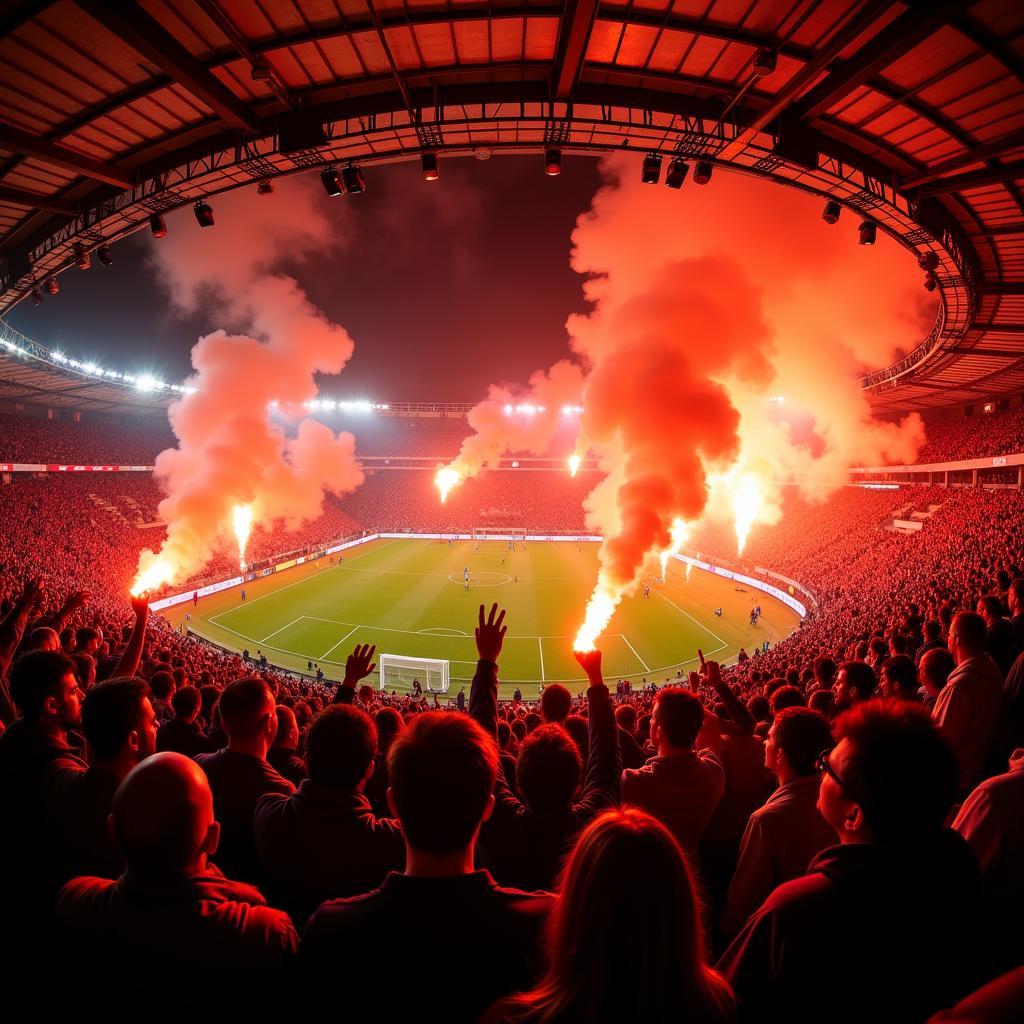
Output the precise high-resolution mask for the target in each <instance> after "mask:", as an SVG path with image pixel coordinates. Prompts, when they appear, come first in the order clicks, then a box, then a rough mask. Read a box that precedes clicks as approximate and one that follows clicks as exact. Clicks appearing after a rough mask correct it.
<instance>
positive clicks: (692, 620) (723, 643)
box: [654, 590, 729, 650]
mask: <svg viewBox="0 0 1024 1024" xmlns="http://www.w3.org/2000/svg"><path fill="white" fill-rule="evenodd" d="M654 593H655V594H657V595H658V597H660V598H661V599H662V600H663V601H668V603H669V604H670V605H672V607H673V608H675V610H676V611H677V612H682V614H683V615H685V616H686V617H687V618H688V619H689V620H690V621H691V622H693V623H696V624H697V625H698V626H700V628H701V629H703V630H704V632H705V633H707V634H708V635H709V636H713V637H714V638H715V639H716V640H717V641H718V642H719V643H720V644H721V645H722V647H728V646H729V645H728V644H727V643H726V642H725V641H724V640H723V639H722V638H721V637H720V636H719V635H718V634H717V633H714V632H712V631H711V630H710V629H708V627H707V626H705V625H704V623H703V622H698V620H697V619H695V618H694V617H693V616H692V615H691V614H690V613H689V612H688V611H686V610H685V609H684V608H680V607H679V605H677V604H676V603H675V601H673V600H671V599H670V598H668V597H665V595H664V594H663V593H662V592H661V591H660V590H655V591H654ZM722 647H720V648H719V650H721V649H722Z"/></svg>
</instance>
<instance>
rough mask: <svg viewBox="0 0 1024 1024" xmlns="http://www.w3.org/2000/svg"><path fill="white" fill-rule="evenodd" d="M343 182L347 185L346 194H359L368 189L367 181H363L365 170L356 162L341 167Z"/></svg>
mask: <svg viewBox="0 0 1024 1024" xmlns="http://www.w3.org/2000/svg"><path fill="white" fill-rule="evenodd" d="M341 183H342V185H343V186H344V187H345V195H347V196H357V195H359V193H360V192H365V191H366V182H365V181H363V172H362V171H361V170H359V168H358V167H356V165H355V164H349V165H348V167H342V169H341Z"/></svg>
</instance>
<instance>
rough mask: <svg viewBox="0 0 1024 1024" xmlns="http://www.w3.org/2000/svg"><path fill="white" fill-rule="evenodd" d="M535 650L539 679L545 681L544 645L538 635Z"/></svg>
mask: <svg viewBox="0 0 1024 1024" xmlns="http://www.w3.org/2000/svg"><path fill="white" fill-rule="evenodd" d="M627 642H628V641H627ZM537 651H538V652H539V653H540V681H541V682H542V683H545V682H547V679H546V677H545V675H544V645H543V644H542V643H541V642H540V637H537Z"/></svg>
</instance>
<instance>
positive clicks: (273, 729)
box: [218, 679, 277, 757]
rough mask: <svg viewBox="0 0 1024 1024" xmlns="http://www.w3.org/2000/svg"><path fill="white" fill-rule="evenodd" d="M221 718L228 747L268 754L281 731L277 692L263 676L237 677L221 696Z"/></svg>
mask: <svg viewBox="0 0 1024 1024" xmlns="http://www.w3.org/2000/svg"><path fill="white" fill-rule="evenodd" d="M218 706H219V707H220V718H221V722H222V723H223V725H224V731H225V732H226V733H227V734H228V746H230V747H232V748H233V749H237V750H241V751H243V752H245V753H255V754H256V755H257V756H258V757H266V756H267V751H268V750H269V749H270V745H271V744H272V743H273V742H274V736H275V735H276V734H277V712H276V708H275V705H274V695H273V694H272V693H271V692H270V687H269V686H267V684H266V683H265V682H264V681H263V680H262V679H236V680H235V681H234V682H233V683H228V685H227V686H226V687H225V688H224V692H223V693H222V694H221V695H220V704H219V705H218Z"/></svg>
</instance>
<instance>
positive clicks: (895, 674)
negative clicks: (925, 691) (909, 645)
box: [879, 654, 918, 700]
mask: <svg viewBox="0 0 1024 1024" xmlns="http://www.w3.org/2000/svg"><path fill="white" fill-rule="evenodd" d="M917 690H918V683H917V666H916V665H915V664H914V661H913V659H912V658H908V657H907V655H905V654H897V655H894V656H893V657H891V658H886V659H885V661H883V662H882V677H881V679H880V680H879V692H880V693H881V695H882V696H883V697H888V698H890V699H899V700H917V699H918V695H917Z"/></svg>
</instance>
